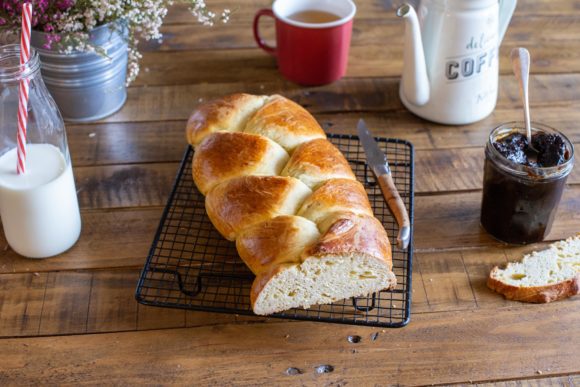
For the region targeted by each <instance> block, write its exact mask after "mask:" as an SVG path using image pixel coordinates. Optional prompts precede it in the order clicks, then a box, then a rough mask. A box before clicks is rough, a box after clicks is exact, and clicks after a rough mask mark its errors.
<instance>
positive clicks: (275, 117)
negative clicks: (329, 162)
mask: <svg viewBox="0 0 580 387" xmlns="http://www.w3.org/2000/svg"><path fill="white" fill-rule="evenodd" d="M244 131H245V132H247V133H255V134H260V135H262V136H266V137H268V138H270V139H271V140H273V141H274V142H277V143H278V144H280V145H281V146H282V147H283V148H284V149H286V150H288V151H292V150H293V149H294V148H296V147H297V146H299V145H300V144H302V143H305V142H307V141H311V140H314V139H316V138H324V139H325V138H326V134H325V133H324V130H322V128H321V127H320V125H319V124H318V122H317V121H316V120H315V119H314V117H312V115H311V114H310V113H308V111H306V109H304V108H303V107H302V106H300V105H298V104H297V103H296V102H293V101H291V100H289V99H287V98H284V97H282V96H280V95H274V96H272V97H271V98H270V99H269V101H268V102H267V103H266V104H265V105H264V106H263V107H262V108H260V109H259V110H258V111H257V112H256V113H255V114H254V115H253V116H252V118H250V120H249V121H248V123H247V124H246V127H245V129H244Z"/></svg>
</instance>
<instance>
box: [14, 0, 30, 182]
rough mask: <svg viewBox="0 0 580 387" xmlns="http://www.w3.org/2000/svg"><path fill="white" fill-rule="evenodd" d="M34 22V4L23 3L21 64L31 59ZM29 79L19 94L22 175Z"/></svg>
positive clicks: (19, 168) (21, 171)
mask: <svg viewBox="0 0 580 387" xmlns="http://www.w3.org/2000/svg"><path fill="white" fill-rule="evenodd" d="M31 24H32V4H29V3H25V4H23V5H22V34H21V35H20V66H21V69H24V67H23V66H24V65H25V64H26V63H27V62H28V61H29V60H30V29H31ZM28 91H29V81H28V79H21V80H20V90H19V95H18V134H17V140H18V141H17V142H18V147H17V152H16V153H17V155H18V160H17V163H16V172H17V173H18V174H19V175H21V174H24V173H26V127H27V125H28Z"/></svg>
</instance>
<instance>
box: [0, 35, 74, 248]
mask: <svg viewBox="0 0 580 387" xmlns="http://www.w3.org/2000/svg"><path fill="white" fill-rule="evenodd" d="M19 57H20V47H19V46H18V45H7V46H0V218H1V219H2V226H3V228H4V234H5V235H6V240H7V241H8V244H9V245H10V247H11V248H12V249H13V250H14V251H16V252H17V253H18V254H20V255H23V256H25V257H29V258H46V257H50V256H53V255H57V254H60V253H62V252H64V251H66V250H68V249H69V248H70V247H72V246H73V245H74V244H75V242H76V241H77V239H78V237H79V235H80V231H81V218H80V213H79V205H78V200H77V195H76V189H75V183H74V179H73V173H72V165H71V160H70V155H69V152H68V145H67V140H66V133H65V128H64V122H63V120H62V117H61V115H60V113H59V111H58V108H57V107H56V104H55V103H54V101H53V99H52V97H51V96H50V94H49V93H48V90H47V89H46V86H45V85H44V82H43V80H42V77H41V75H40V61H39V59H38V54H37V53H36V52H35V51H34V50H32V53H31V58H30V60H29V61H28V63H26V64H25V65H24V66H20V65H19ZM20 80H28V82H29V85H30V86H29V87H30V91H29V101H28V126H27V135H26V143H27V144H26V163H25V165H26V171H25V173H24V174H17V171H16V163H17V149H16V147H17V137H16V136H17V133H18V99H19V82H20Z"/></svg>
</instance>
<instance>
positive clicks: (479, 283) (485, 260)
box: [459, 245, 539, 309]
mask: <svg viewBox="0 0 580 387" xmlns="http://www.w3.org/2000/svg"><path fill="white" fill-rule="evenodd" d="M538 247H539V245H536V248H538ZM506 250H508V251H513V250H515V251H517V252H518V253H517V254H516V253H515V252H514V253H513V254H516V255H518V258H516V259H521V257H522V255H521V254H522V253H521V250H522V248H521V247H515V248H513V247H512V248H505V249H483V250H479V249H478V250H464V251H461V252H460V253H459V254H461V258H462V260H463V263H464V264H465V270H466V271H467V275H468V276H469V284H470V286H471V288H472V289H473V294H474V296H475V301H476V303H477V305H478V307H481V308H496V309H497V308H501V307H511V306H512V305H513V301H508V300H506V299H505V298H503V297H502V296H500V295H499V294H497V293H495V292H494V291H492V290H490V289H489V288H488V287H487V277H488V276H489V272H490V271H491V269H492V268H493V267H494V266H501V265H503V264H506V263H507V261H508V260H507V258H506Z"/></svg>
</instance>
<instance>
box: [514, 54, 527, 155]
mask: <svg viewBox="0 0 580 387" xmlns="http://www.w3.org/2000/svg"><path fill="white" fill-rule="evenodd" d="M510 56H511V60H512V68H513V70H514V74H515V76H516V78H517V80H518V82H519V84H520V95H521V97H522V100H523V103H524V119H525V122H526V130H527V133H528V144H531V140H532V139H531V136H532V133H531V130H532V129H531V128H532V127H531V124H530V104H529V100H528V80H529V79H530V53H529V51H528V50H526V49H525V48H523V47H518V48H514V49H513V50H512V52H511V55H510Z"/></svg>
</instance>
